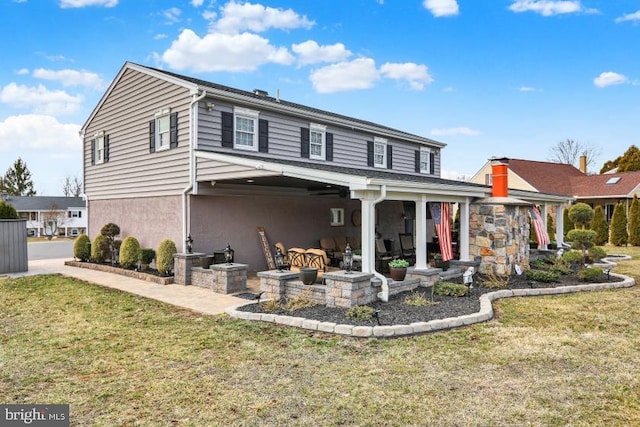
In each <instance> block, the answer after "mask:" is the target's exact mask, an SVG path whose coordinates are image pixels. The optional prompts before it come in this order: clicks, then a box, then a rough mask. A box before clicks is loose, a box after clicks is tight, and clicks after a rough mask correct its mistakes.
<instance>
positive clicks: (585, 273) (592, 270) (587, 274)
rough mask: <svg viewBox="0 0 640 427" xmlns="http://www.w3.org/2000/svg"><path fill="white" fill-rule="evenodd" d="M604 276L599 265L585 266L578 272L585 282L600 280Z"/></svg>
mask: <svg viewBox="0 0 640 427" xmlns="http://www.w3.org/2000/svg"><path fill="white" fill-rule="evenodd" d="M600 277H602V269H601V268H599V267H588V268H583V269H582V270H580V271H579V272H578V278H579V279H580V280H581V281H583V282H599V281H600Z"/></svg>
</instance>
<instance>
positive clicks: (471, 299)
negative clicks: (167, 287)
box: [239, 274, 622, 326]
mask: <svg viewBox="0 0 640 427" xmlns="http://www.w3.org/2000/svg"><path fill="white" fill-rule="evenodd" d="M480 279H482V278H480ZM607 281H610V282H618V281H622V279H620V278H618V277H613V276H612V277H610V278H608V277H607V275H606V274H602V276H601V277H600V279H599V280H598V281H596V283H604V282H607ZM585 284H588V283H586V282H580V281H579V280H578V278H577V275H576V274H571V275H565V276H562V277H561V278H560V281H559V282H554V283H542V282H533V281H529V280H527V279H526V278H525V277H524V276H512V277H510V279H509V285H508V286H507V287H506V288H503V289H523V288H526V289H531V288H555V287H558V286H571V285H585ZM496 290H498V289H490V288H486V287H483V286H482V285H481V280H478V284H477V285H476V286H475V287H474V288H473V289H472V290H471V294H470V295H469V296H465V297H446V296H439V295H433V300H432V301H433V302H432V303H430V304H429V305H426V306H413V305H408V304H406V303H405V298H406V297H407V296H409V295H411V294H412V293H414V292H420V293H422V294H424V295H425V296H426V298H428V299H429V300H431V298H432V295H431V288H418V289H415V290H413V291H408V292H402V293H399V294H397V295H393V296H391V297H389V301H388V302H382V301H379V300H377V301H375V302H372V303H370V304H367V305H368V306H369V307H372V308H373V309H375V310H376V312H377V317H372V318H371V319H370V320H366V321H359V320H354V319H351V318H349V317H347V309H344V308H335V307H326V306H324V305H315V306H312V307H305V308H301V309H298V310H295V311H286V310H279V311H276V312H273V311H270V312H269V313H273V314H281V315H287V316H297V317H304V318H307V319H313V320H318V321H322V322H333V323H336V324H345V325H363V326H375V325H378V324H380V325H394V324H395V325H398V324H402V325H408V324H410V323H413V322H428V321H430V320H435V319H445V318H448V317H457V316H463V315H465V314H472V313H477V312H478V311H480V295H482V294H485V293H487V292H494V291H496ZM239 310H242V311H248V312H254V313H264V312H266V311H264V310H263V309H262V306H261V305H260V304H249V305H246V306H243V307H240V308H239Z"/></svg>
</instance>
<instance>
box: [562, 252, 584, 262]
mask: <svg viewBox="0 0 640 427" xmlns="http://www.w3.org/2000/svg"><path fill="white" fill-rule="evenodd" d="M561 259H562V262H565V263H567V264H580V263H581V262H582V255H581V254H580V252H578V251H567V252H565V253H563V254H562V258H561Z"/></svg>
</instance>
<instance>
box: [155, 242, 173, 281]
mask: <svg viewBox="0 0 640 427" xmlns="http://www.w3.org/2000/svg"><path fill="white" fill-rule="evenodd" d="M176 252H178V249H176V244H175V243H173V241H172V240H170V239H165V240H163V241H162V242H160V245H159V246H158V250H157V251H156V266H157V267H158V271H159V272H160V273H162V274H166V275H168V274H169V273H171V270H172V269H173V254H175V253H176Z"/></svg>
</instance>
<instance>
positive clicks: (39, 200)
mask: <svg viewBox="0 0 640 427" xmlns="http://www.w3.org/2000/svg"><path fill="white" fill-rule="evenodd" d="M3 199H4V200H5V201H6V202H7V203H9V204H10V205H11V206H13V207H14V208H15V210H16V211H18V212H32V211H48V210H52V206H54V205H55V206H56V209H55V210H67V209H69V208H84V207H86V202H85V201H84V200H83V198H82V197H49V196H4V197H3Z"/></svg>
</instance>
